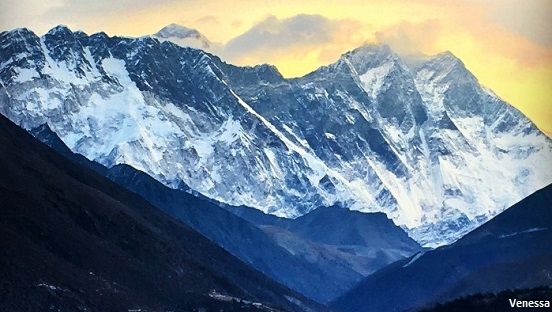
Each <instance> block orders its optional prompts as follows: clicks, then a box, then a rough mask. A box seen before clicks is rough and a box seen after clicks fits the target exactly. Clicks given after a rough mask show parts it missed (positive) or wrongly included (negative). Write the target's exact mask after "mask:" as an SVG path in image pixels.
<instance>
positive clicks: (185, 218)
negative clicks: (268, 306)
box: [31, 125, 363, 302]
mask: <svg viewBox="0 0 552 312" xmlns="http://www.w3.org/2000/svg"><path fill="white" fill-rule="evenodd" d="M31 133H32V134H33V135H34V136H35V137H36V138H38V139H39V140H40V141H42V142H43V143H45V144H47V145H48V146H50V147H52V148H53V149H54V150H55V151H57V152H58V153H60V154H61V155H63V156H65V157H67V158H68V159H70V160H72V161H74V162H76V163H78V164H81V165H84V166H86V167H89V168H91V169H93V170H95V171H97V172H98V173H100V174H101V175H103V176H106V177H107V178H109V179H110V180H112V181H114V182H116V183H117V184H119V185H121V186H123V187H125V188H126V189H128V190H130V191H132V192H135V193H137V194H139V195H140V196H141V197H143V198H144V199H146V200H147V201H149V202H150V203H151V204H153V205H155V206H156V207H158V208H159V209H161V210H163V211H164V212H166V213H168V214H169V215H171V216H173V217H175V218H177V219H178V220H180V221H182V222H184V223H185V224H187V225H188V226H190V227H192V228H193V229H195V230H196V231H198V232H200V233H201V234H203V235H204V236H205V237H207V238H209V239H210V240H211V241H213V242H215V243H216V244H217V245H219V246H221V247H223V248H224V249H225V250H227V251H228V252H230V253H231V254H233V255H234V256H236V257H238V258H239V259H241V260H242V261H244V262H246V263H248V264H250V265H251V266H252V267H254V268H256V269H257V270H259V271H261V272H263V273H265V274H266V275H267V276H269V277H271V278H273V279H274V280H276V281H278V282H280V283H282V284H284V285H286V286H288V287H290V288H291V289H294V290H296V291H298V292H300V293H302V294H304V295H306V296H308V297H310V298H313V299H314V300H317V301H319V302H329V301H331V300H333V299H335V298H337V297H338V296H340V295H341V294H343V293H345V292H346V291H347V290H349V289H350V288H351V287H352V286H353V285H354V284H355V283H357V282H358V281H360V280H361V279H362V277H363V275H361V274H359V273H358V272H356V271H354V270H353V268H351V267H350V265H348V264H340V263H335V262H334V261H324V259H320V261H316V262H313V261H306V260H305V259H303V258H301V257H297V256H296V255H293V254H291V253H290V252H289V251H287V250H286V249H284V248H283V247H281V246H279V245H278V244H277V242H276V241H275V240H274V239H273V238H271V237H269V235H268V234H266V233H265V232H264V231H262V230H261V229H259V228H258V227H257V226H256V225H254V224H252V223H250V222H248V221H246V220H244V219H242V218H241V217H238V216H236V215H234V214H233V213H231V212H229V211H227V210H226V209H223V208H221V207H220V205H221V204H220V203H217V202H215V201H213V200H211V199H208V198H206V197H204V196H201V195H200V194H196V195H193V194H190V193H187V192H185V191H181V190H175V189H171V188H168V187H166V186H164V185H163V184H161V183H160V182H158V181H157V180H155V179H154V178H152V177H150V176H149V175H147V174H146V173H144V172H142V171H139V170H136V169H134V168H133V167H131V166H128V165H116V166H114V167H112V168H106V167H104V166H102V165H100V164H98V163H96V162H94V161H90V160H88V159H87V158H86V157H84V156H82V155H80V154H76V153H73V152H72V151H71V150H70V149H69V148H68V147H67V146H66V145H65V144H64V143H63V141H61V139H60V138H59V137H58V136H57V135H56V134H55V133H54V132H52V131H51V130H50V129H49V127H48V126H47V125H43V126H40V127H38V128H35V129H33V130H32V131H31ZM275 218H277V217H275ZM277 219H281V218H277ZM281 220H287V219H281Z"/></svg>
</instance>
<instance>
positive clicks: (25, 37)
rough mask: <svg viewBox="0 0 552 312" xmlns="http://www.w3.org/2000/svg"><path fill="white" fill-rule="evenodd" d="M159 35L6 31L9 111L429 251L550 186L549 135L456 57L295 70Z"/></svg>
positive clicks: (125, 159) (229, 189)
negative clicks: (331, 211)
mask: <svg viewBox="0 0 552 312" xmlns="http://www.w3.org/2000/svg"><path fill="white" fill-rule="evenodd" d="M173 28H174V27H173ZM160 33H161V32H160ZM158 34H159V33H158ZM171 36H172V35H171V34H170V33H169V34H166V36H165V37H164V38H169V37H171ZM157 37H161V36H158V35H156V36H152V37H141V38H126V37H109V36H107V35H106V34H105V33H96V34H93V35H90V36H89V35H87V34H85V33H83V32H79V31H76V32H73V31H71V30H70V29H68V28H67V27H64V26H57V27H55V28H53V29H52V30H50V31H49V32H48V33H46V34H45V35H43V36H41V37H39V36H37V35H36V34H34V33H33V32H32V31H30V30H28V29H24V28H22V29H15V30H12V31H6V32H2V33H0V83H1V84H0V113H2V114H3V115H5V116H7V117H8V118H9V119H11V120H12V121H14V122H15V123H17V124H19V125H20V126H22V127H24V128H26V129H33V128H35V127H37V126H40V125H43V124H48V126H49V127H50V128H51V129H52V130H53V131H54V132H55V133H56V134H57V135H58V136H59V137H60V138H61V139H62V140H63V141H64V143H65V144H67V146H69V148H71V150H73V151H74V152H77V153H80V154H83V155H85V156H86V157H87V158H89V159H91V160H95V161H98V162H100V163H102V164H103V165H106V166H114V165H116V164H128V165H131V166H133V167H135V168H137V169H139V170H142V171H145V172H147V173H148V174H150V175H152V176H154V177H155V178H156V179H158V180H159V181H161V182H162V183H164V184H165V185H167V186H170V187H173V188H187V187H190V188H191V189H193V190H195V191H198V192H200V193H202V194H204V195H206V196H208V197H211V198H214V199H216V200H218V201H221V202H225V203H228V204H232V205H245V206H250V207H254V208H257V209H260V210H262V211H264V212H267V213H272V214H276V215H278V216H285V217H298V216H301V215H304V214H306V213H307V212H309V211H311V210H313V209H316V208H318V207H320V206H332V205H335V204H338V205H340V206H345V207H349V208H351V209H355V210H360V211H365V212H375V211H380V212H384V213H386V214H387V215H388V216H389V217H390V218H392V219H393V220H394V221H395V223H397V224H399V225H401V226H403V227H404V228H405V229H407V230H408V232H409V234H410V235H411V236H412V237H413V238H414V239H416V240H417V241H418V242H420V243H421V244H423V245H425V246H438V245H442V244H444V243H449V242H452V241H454V240H456V239H458V238H459V237H461V236H462V235H463V234H465V233H467V232H469V231H470V230H472V229H474V228H475V227H477V226H478V225H479V224H481V223H482V222H484V221H486V220H488V219H489V218H490V217H492V216H494V215H496V214H497V213H499V212H501V211H502V210H504V209H505V208H507V207H509V206H511V205H512V204H514V203H515V202H517V201H519V200H520V199H522V198H524V197H525V196H527V195H529V194H530V193H532V192H534V191H535V190H537V189H539V188H542V187H544V186H545V185H547V184H549V183H551V182H552V172H550V170H547V168H548V166H549V164H550V163H551V162H552V142H551V141H550V139H549V138H547V137H546V136H545V135H543V134H542V133H541V132H540V131H539V130H538V129H537V128H536V126H535V125H534V124H533V123H531V121H529V120H528V119H527V118H526V117H525V116H524V115H523V114H522V113H520V112H519V111H518V110H517V109H515V108H514V107H512V106H511V105H509V104H508V103H506V102H504V101H503V100H501V99H500V98H499V97H498V96H496V95H495V94H493V93H492V91H490V90H487V89H486V88H484V87H483V86H481V85H480V84H479V83H478V81H477V79H476V77H474V76H473V75H472V74H471V73H470V72H469V71H468V70H467V69H466V68H465V66H464V64H463V63H462V62H461V61H460V60H459V59H458V58H456V57H455V56H454V55H452V54H451V53H448V52H445V53H441V54H438V55H435V56H432V57H424V58H419V59H417V60H415V61H412V60H409V61H408V62H407V61H405V60H404V59H402V58H401V56H399V55H397V54H396V53H394V52H393V51H392V50H391V49H390V48H389V47H388V46H385V45H366V46H363V47H360V48H358V49H355V50H353V51H350V52H347V53H345V54H343V55H342V56H341V57H340V58H339V60H337V61H336V62H335V63H333V64H330V65H328V66H324V67H321V68H319V69H318V70H316V71H314V72H312V73H310V74H308V75H306V76H304V77H301V78H294V79H285V78H283V77H282V76H281V75H280V74H279V73H278V71H277V69H276V68H275V67H273V66H270V65H259V66H254V67H237V66H233V65H231V64H227V63H225V62H223V61H222V60H221V59H219V58H218V57H216V56H214V55H211V54H209V53H206V52H204V51H202V50H198V49H195V48H187V47H182V46H179V45H177V44H174V43H173V42H171V40H164V39H158V38H157ZM412 64H415V65H412Z"/></svg>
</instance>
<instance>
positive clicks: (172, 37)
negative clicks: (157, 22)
mask: <svg viewBox="0 0 552 312" xmlns="http://www.w3.org/2000/svg"><path fill="white" fill-rule="evenodd" d="M153 36H154V37H155V38H157V39H159V41H165V40H168V41H171V42H173V43H176V44H178V45H180V46H182V47H191V48H196V49H202V50H208V49H209V48H211V46H212V43H211V41H209V39H207V37H205V36H204V35H203V34H201V33H200V32H199V31H198V30H197V29H193V28H188V27H185V26H182V25H178V24H174V23H173V24H169V25H167V26H165V27H163V28H161V29H160V30H159V31H158V32H157V33H155V34H154V35H153Z"/></svg>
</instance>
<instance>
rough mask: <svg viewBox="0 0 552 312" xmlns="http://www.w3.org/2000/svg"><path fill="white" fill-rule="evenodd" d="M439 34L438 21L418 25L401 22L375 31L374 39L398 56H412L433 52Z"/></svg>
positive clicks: (439, 25)
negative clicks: (387, 46) (386, 45)
mask: <svg viewBox="0 0 552 312" xmlns="http://www.w3.org/2000/svg"><path fill="white" fill-rule="evenodd" d="M440 34H441V23H440V22H439V21H438V20H427V21H424V22H420V23H410V22H401V23H398V24H396V25H393V26H391V27H389V28H386V29H383V30H380V31H376V33H375V37H376V41H377V42H378V43H385V44H388V45H389V46H390V47H391V48H392V49H393V50H394V51H395V52H397V53H399V54H403V55H414V54H426V53H428V52H430V51H431V50H433V47H434V45H435V43H436V42H437V40H438V39H439V36H440Z"/></svg>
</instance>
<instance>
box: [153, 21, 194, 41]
mask: <svg viewBox="0 0 552 312" xmlns="http://www.w3.org/2000/svg"><path fill="white" fill-rule="evenodd" d="M193 34H199V31H197V30H196V29H193V28H188V27H186V26H182V25H178V24H175V23H172V24H169V25H167V26H165V27H163V28H161V29H160V30H159V31H158V32H157V33H156V34H155V36H157V37H162V38H168V37H177V38H186V37H189V36H190V35H193Z"/></svg>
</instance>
